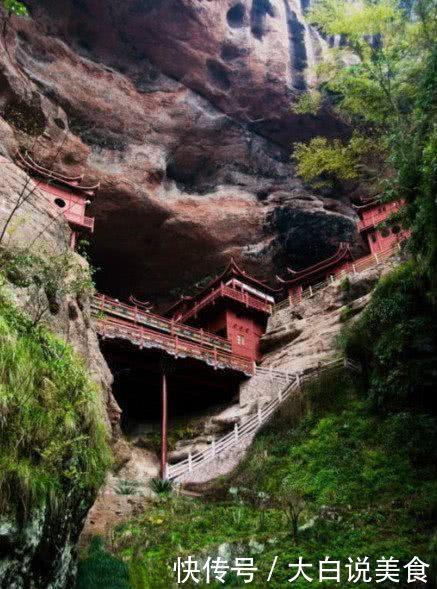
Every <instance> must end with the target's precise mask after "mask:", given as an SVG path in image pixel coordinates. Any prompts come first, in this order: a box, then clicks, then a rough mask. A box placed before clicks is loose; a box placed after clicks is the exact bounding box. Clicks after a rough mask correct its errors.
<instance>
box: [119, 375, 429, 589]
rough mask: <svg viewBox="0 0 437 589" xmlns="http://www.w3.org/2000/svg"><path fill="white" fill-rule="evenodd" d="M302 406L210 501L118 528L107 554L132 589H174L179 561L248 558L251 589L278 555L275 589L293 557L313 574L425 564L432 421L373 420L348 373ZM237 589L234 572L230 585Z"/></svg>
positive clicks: (174, 504) (153, 512)
mask: <svg viewBox="0 0 437 589" xmlns="http://www.w3.org/2000/svg"><path fill="white" fill-rule="evenodd" d="M305 399H306V400H305V402H304V403H302V401H300V402H297V401H291V402H289V403H288V405H287V406H286V407H284V408H283V409H282V410H281V412H280V413H279V414H278V415H277V416H276V417H275V418H274V419H273V420H272V421H271V423H270V424H269V425H268V427H266V428H265V429H264V430H263V431H262V432H261V433H260V434H259V435H258V436H257V438H256V440H255V442H254V444H253V446H252V448H251V450H250V452H249V454H248V456H247V458H246V460H245V461H244V463H243V464H242V465H240V466H239V467H238V469H237V471H236V472H235V473H234V475H232V476H231V477H229V478H227V479H223V480H219V481H217V483H216V484H215V485H214V487H213V488H212V489H210V490H209V492H208V493H207V494H206V496H205V497H203V498H199V499H190V498H187V497H182V496H181V497H170V498H168V497H164V498H160V499H158V500H157V501H156V502H155V503H153V504H151V505H150V506H148V507H147V508H146V510H145V512H144V515H143V516H142V517H139V518H137V519H136V520H134V521H132V522H130V523H128V524H125V525H122V526H120V527H119V528H118V529H117V530H116V532H115V534H114V537H113V545H112V547H113V550H114V552H115V554H116V555H117V556H118V557H119V558H121V559H123V560H124V561H125V562H126V564H127V565H128V567H129V571H130V577H131V584H132V586H133V587H134V588H135V589H149V588H150V589H160V588H164V587H165V588H166V589H168V588H169V587H172V586H173V580H174V574H173V572H172V570H171V567H172V564H173V562H174V561H175V560H176V558H177V557H178V556H182V557H187V556H188V555H195V556H196V557H197V558H198V559H199V560H200V559H202V558H206V557H208V556H211V557H217V555H218V554H220V556H223V557H224V558H228V559H229V560H232V559H233V558H235V556H245V557H249V556H250V557H253V558H254V560H255V563H256V565H257V566H258V568H259V569H260V570H259V572H258V573H257V575H256V576H255V580H254V582H253V583H252V584H251V585H250V586H252V587H259V588H261V587H263V588H264V587H266V586H267V583H266V579H267V576H268V572H269V567H270V566H271V563H272V562H273V559H274V557H275V556H278V566H277V569H276V572H275V574H274V576H273V578H272V581H271V582H270V583H268V586H271V587H273V588H275V587H276V588H278V589H279V588H280V587H285V586H287V585H288V583H287V579H288V578H289V577H290V576H291V571H290V570H289V569H288V568H287V565H288V563H292V562H297V558H298V557H299V556H302V557H303V558H304V560H305V561H307V562H310V563H313V564H315V565H316V564H317V563H318V561H319V560H322V559H323V558H324V557H325V556H326V555H330V556H331V557H332V558H337V559H340V560H342V561H343V563H347V562H348V557H352V558H353V557H358V556H359V557H363V556H368V557H369V558H371V559H377V558H381V556H383V555H385V556H387V557H388V556H390V555H393V556H394V557H395V558H399V559H400V560H401V561H406V562H408V561H409V560H410V559H411V558H412V557H413V556H414V555H416V554H417V555H418V556H419V557H421V558H422V560H425V561H427V560H428V561H429V560H430V559H431V557H432V539H431V533H430V531H431V530H432V526H433V524H434V521H435V514H436V509H437V481H436V474H437V473H436V463H437V460H436V459H437V456H436V448H437V422H436V420H435V418H433V417H432V416H430V415H427V414H425V413H423V412H421V411H415V410H414V409H413V408H406V407H404V408H403V409H402V410H401V411H397V412H392V413H390V414H383V415H381V414H379V413H375V412H374V411H373V410H372V404H371V403H370V402H369V400H368V396H367V385H366V378H364V382H361V379H358V381H357V380H352V379H351V377H350V375H349V374H347V373H345V372H344V371H343V370H341V371H336V372H335V373H333V374H331V375H327V376H325V377H324V378H323V379H322V380H321V381H320V382H317V383H314V384H313V385H311V387H309V388H308V389H307V390H306V394H305ZM344 570H345V569H344ZM343 572H344V571H343ZM240 585H244V584H243V582H242V579H241V578H240V579H238V578H237V577H236V576H235V574H234V573H232V572H231V573H229V575H228V576H227V582H226V584H225V586H229V587H236V586H240ZM307 585H308V584H307V582H306V581H305V580H300V581H296V582H295V583H294V586H296V587H306V586H307ZM187 586H195V585H194V584H192V585H190V584H187ZM197 586H200V587H206V586H207V585H206V584H202V583H201V584H200V585H197ZM210 586H222V585H221V583H216V584H215V585H214V583H212V584H211V585H210ZM320 586H321V587H324V586H326V587H328V586H331V585H330V584H329V583H328V582H327V583H321V584H320ZM356 586H357V587H368V586H369V585H368V584H364V583H363V584H361V585H360V583H357V584H356ZM380 586H382V587H384V584H381V585H380Z"/></svg>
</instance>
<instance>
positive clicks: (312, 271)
mask: <svg viewBox="0 0 437 589" xmlns="http://www.w3.org/2000/svg"><path fill="white" fill-rule="evenodd" d="M352 259H353V258H352V254H351V251H350V249H349V245H347V244H345V243H341V244H340V245H339V247H338V249H337V251H336V252H335V254H334V255H333V256H331V257H330V258H327V259H326V260H322V261H321V262H318V263H317V264H313V265H312V266H308V268H304V269H303V270H298V271H295V270H292V269H291V268H287V271H288V273H289V274H290V278H288V279H283V278H280V277H279V276H277V277H276V278H277V280H278V281H279V282H280V283H281V284H282V285H283V288H285V289H286V290H287V292H288V296H289V298H290V300H293V301H299V300H300V299H301V297H302V291H303V289H304V288H307V287H310V286H313V285H315V284H317V283H319V282H322V281H323V280H325V279H326V278H328V277H329V276H336V275H337V274H339V273H340V272H341V271H342V270H346V269H348V268H349V265H350V262H351V261H352Z"/></svg>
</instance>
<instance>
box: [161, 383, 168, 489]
mask: <svg viewBox="0 0 437 589" xmlns="http://www.w3.org/2000/svg"><path fill="white" fill-rule="evenodd" d="M161 404H162V415H161V417H162V421H161V477H162V479H165V478H166V475H167V447H168V395H167V375H166V373H165V372H164V371H163V373H162V386H161Z"/></svg>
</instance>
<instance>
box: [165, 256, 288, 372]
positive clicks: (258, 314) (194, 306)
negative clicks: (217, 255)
mask: <svg viewBox="0 0 437 589" xmlns="http://www.w3.org/2000/svg"><path fill="white" fill-rule="evenodd" d="M279 292H280V290H276V289H273V288H271V287H270V286H268V285H267V284H265V283H264V282H262V281H260V280H257V279H256V278H254V277H253V276H250V275H249V274H247V272H245V271H244V270H242V269H240V267H239V266H238V265H237V263H236V262H235V260H234V259H233V258H232V259H231V262H230V263H229V265H228V266H227V268H226V269H225V271H224V272H223V274H221V275H220V276H218V277H217V278H216V279H215V280H213V281H212V282H211V283H210V284H209V285H208V286H207V287H206V288H204V289H203V290H201V291H200V292H198V293H197V294H195V295H193V296H190V297H181V299H180V300H179V301H178V302H177V303H176V304H175V305H173V306H172V307H171V308H170V309H168V311H167V313H166V315H168V316H170V317H172V318H173V319H174V320H175V321H178V322H180V323H187V324H189V325H192V326H194V327H198V328H201V329H204V330H205V331H207V332H209V333H213V334H215V335H219V336H222V337H224V338H226V339H228V340H229V341H230V342H231V345H232V352H233V353H234V354H238V355H240V356H243V357H245V358H249V359H250V360H254V361H255V360H259V359H260V358H261V353H260V349H259V340H260V339H261V336H262V335H263V334H264V331H265V328H266V324H267V318H268V316H269V315H270V313H271V310H272V305H273V304H274V303H275V294H278V293H279Z"/></svg>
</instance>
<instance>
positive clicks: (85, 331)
mask: <svg viewBox="0 0 437 589" xmlns="http://www.w3.org/2000/svg"><path fill="white" fill-rule="evenodd" d="M23 191H25V193H24V192H23ZM23 194H25V195H26V196H25V198H24V199H22V203H23V204H22V205H21V206H20V207H18V208H17V209H16V211H15V213H14V214H13V216H12V220H11V222H10V223H9V225H8V227H7V231H6V232H5V235H4V237H3V242H2V245H4V244H6V245H8V246H11V245H14V246H19V247H21V248H24V247H29V248H30V250H31V251H34V252H39V253H40V254H41V255H44V252H61V251H63V250H64V249H65V248H67V247H68V241H69V228H68V225H67V224H66V222H65V221H64V219H63V217H62V216H60V215H59V212H58V209H57V208H56V207H55V206H54V205H52V204H51V203H50V202H49V201H48V199H46V197H45V196H44V193H42V192H41V191H40V190H39V189H38V188H37V187H36V185H35V184H34V183H33V182H32V180H31V179H30V178H29V177H28V176H27V175H26V174H25V173H24V172H23V171H22V170H20V169H19V168H17V167H16V166H15V165H14V164H13V163H11V162H10V161H8V160H7V159H6V158H4V157H2V156H0V231H2V229H3V227H4V225H5V222H6V220H7V219H8V218H9V217H10V215H11V212H12V211H14V210H15V208H16V203H17V200H18V199H19V198H20V197H21V195H23ZM83 263H86V262H85V260H83ZM2 292H3V294H4V293H5V292H7V295H8V296H9V297H10V298H11V299H12V300H13V301H14V302H15V304H16V305H17V306H18V307H20V308H21V309H23V311H25V312H26V313H28V315H29V316H30V317H31V318H32V319H34V318H35V315H34V312H35V305H38V303H36V302H35V300H34V299H35V290H34V289H31V288H28V287H25V286H17V285H16V284H13V283H6V284H5V285H3V291H2ZM41 296H45V295H43V294H42V293H41ZM58 302H59V306H56V308H55V309H52V311H51V312H47V313H46V314H45V315H44V319H43V320H44V322H46V323H48V324H49V325H50V327H51V329H52V330H53V331H54V332H56V333H57V334H58V335H59V336H60V337H62V338H63V339H65V340H66V341H68V342H69V343H70V344H71V345H72V346H73V347H74V349H75V350H76V351H77V353H78V354H80V355H81V357H82V358H83V360H84V362H85V363H86V366H87V368H88V371H89V373H90V375H91V377H92V378H93V380H94V381H95V382H96V383H97V384H98V385H99V389H100V391H101V395H102V410H103V411H102V413H103V415H104V416H105V419H106V421H107V427H108V435H110V432H111V433H112V436H113V439H114V448H116V446H117V443H115V442H116V440H118V420H119V418H120V408H119V407H118V405H117V403H116V401H115V399H114V398H113V396H112V393H111V384H112V375H111V373H110V371H109V368H108V366H107V364H106V362H105V359H104V358H103V356H102V354H101V352H100V349H99V344H98V341H97V336H96V334H95V332H94V330H93V329H92V326H91V323H90V309H89V301H87V300H86V299H85V298H84V297H72V296H70V297H65V298H63V299H62V300H59V301H58ZM0 345H1V344H0ZM16 500H18V499H16ZM93 501H94V497H91V496H89V494H85V493H84V492H82V490H81V489H77V488H70V489H68V490H67V495H66V497H65V505H64V508H63V510H62V516H61V515H59V514H57V515H55V516H53V517H51V516H50V513H49V510H48V508H41V509H39V510H38V511H34V512H32V513H30V514H29V517H28V518H27V520H26V522H25V525H23V526H21V525H18V522H17V521H14V520H12V519H11V518H10V517H8V516H5V515H4V514H3V513H0V588H1V589H23V588H31V589H61V588H64V587H66V586H67V585H68V583H71V582H73V578H74V571H75V560H76V559H75V557H76V544H77V539H78V537H79V534H80V532H81V529H82V526H83V522H84V518H85V516H86V514H87V512H88V510H89V508H90V507H91V505H92V504H93ZM69 586H71V584H70V585H69Z"/></svg>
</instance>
